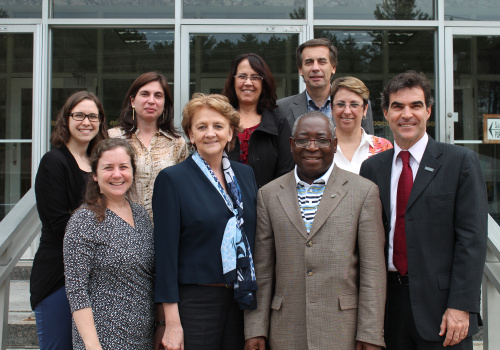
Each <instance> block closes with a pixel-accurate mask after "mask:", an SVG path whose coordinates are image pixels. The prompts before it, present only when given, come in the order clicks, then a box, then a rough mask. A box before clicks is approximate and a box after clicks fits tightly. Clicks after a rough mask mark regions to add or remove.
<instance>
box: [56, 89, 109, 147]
mask: <svg viewBox="0 0 500 350" xmlns="http://www.w3.org/2000/svg"><path fill="white" fill-rule="evenodd" d="M83 100H90V101H93V102H94V103H95V105H96V107H97V110H98V111H99V117H100V123H99V131H98V132H97V135H96V136H95V137H94V138H93V139H92V140H91V141H90V142H89V145H88V147H87V154H88V155H90V154H91V153H92V150H93V149H94V147H95V145H97V144H98V143H99V142H100V141H102V140H104V139H107V138H108V132H107V126H106V116H105V114H104V109H103V108H102V105H101V102H100V101H99V99H98V98H97V96H96V95H94V94H93V93H91V92H89V91H78V92H75V93H74V94H72V95H71V96H70V97H68V99H67V100H66V102H65V103H64V105H63V107H62V108H61V110H60V111H59V114H58V115H57V119H56V125H55V126H54V130H53V131H52V135H51V136H50V141H51V143H52V145H53V146H54V147H61V146H62V145H65V144H67V143H68V142H69V138H70V137H71V134H70V132H69V126H68V119H69V118H70V117H69V115H70V113H71V111H72V110H73V108H75V107H76V105H78V104H79V103H80V102H82V101H83Z"/></svg>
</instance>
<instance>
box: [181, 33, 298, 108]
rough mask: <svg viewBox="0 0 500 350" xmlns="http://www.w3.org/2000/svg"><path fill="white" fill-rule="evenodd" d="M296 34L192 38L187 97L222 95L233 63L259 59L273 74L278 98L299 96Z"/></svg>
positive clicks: (228, 35)
mask: <svg viewBox="0 0 500 350" xmlns="http://www.w3.org/2000/svg"><path fill="white" fill-rule="evenodd" d="M297 46H298V34H193V35H191V38H190V47H189V50H190V53H191V54H190V56H191V57H190V59H191V64H190V67H191V71H190V80H191V85H190V95H192V94H193V93H194V92H203V93H221V92H222V89H223V87H224V82H225V81H226V78H227V74H228V73H229V69H230V68H231V62H232V61H233V59H234V58H235V57H236V56H238V55H239V54H242V53H249V52H254V53H256V54H258V55H260V56H261V57H262V58H263V59H264V61H266V63H267V65H268V66H269V68H270V69H271V72H272V73H273V76H274V79H275V81H276V88H277V91H276V93H277V94H278V98H282V97H285V96H290V95H293V94H297V93H298V81H297V77H298V70H297V66H296V63H295V50H296V48H297Z"/></svg>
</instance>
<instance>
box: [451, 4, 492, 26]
mask: <svg viewBox="0 0 500 350" xmlns="http://www.w3.org/2000/svg"><path fill="white" fill-rule="evenodd" d="M444 18H445V19H446V20H449V21H498V20H500V2H499V1H498V0H474V1H466V0H444Z"/></svg>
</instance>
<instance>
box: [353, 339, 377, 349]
mask: <svg viewBox="0 0 500 350" xmlns="http://www.w3.org/2000/svg"><path fill="white" fill-rule="evenodd" d="M381 349H382V347H380V346H378V345H373V344H369V343H365V342H362V341H356V350H381Z"/></svg>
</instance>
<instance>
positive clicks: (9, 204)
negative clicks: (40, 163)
mask: <svg viewBox="0 0 500 350" xmlns="http://www.w3.org/2000/svg"><path fill="white" fill-rule="evenodd" d="M30 188H31V143H17V142H16V143H4V142H0V221H1V220H3V218H4V217H5V215H7V214H8V213H9V211H10V210H11V209H12V208H14V206H15V205H16V204H17V202H18V201H19V199H21V197H22V196H24V195H25V194H26V192H28V190H29V189H30Z"/></svg>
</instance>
